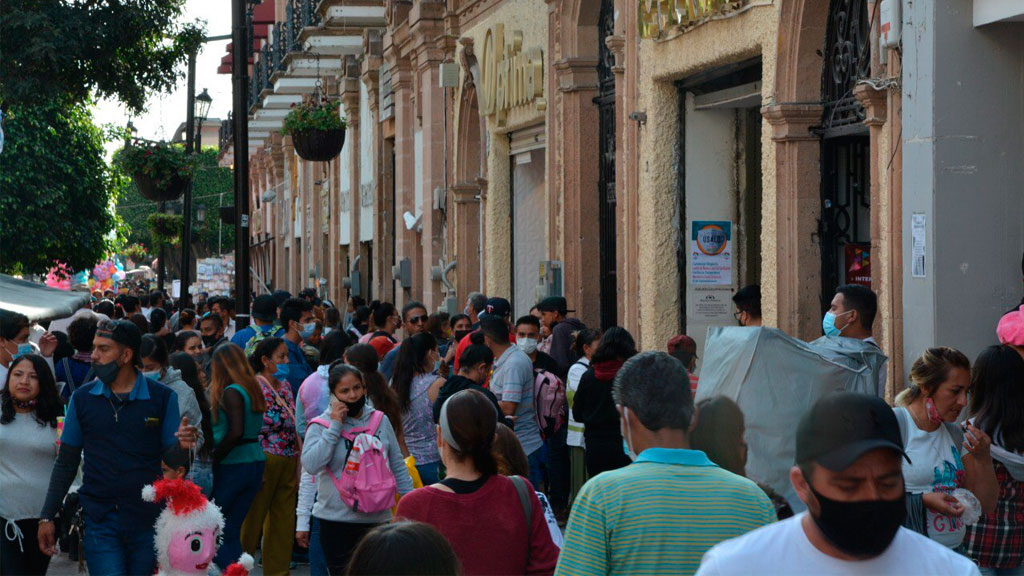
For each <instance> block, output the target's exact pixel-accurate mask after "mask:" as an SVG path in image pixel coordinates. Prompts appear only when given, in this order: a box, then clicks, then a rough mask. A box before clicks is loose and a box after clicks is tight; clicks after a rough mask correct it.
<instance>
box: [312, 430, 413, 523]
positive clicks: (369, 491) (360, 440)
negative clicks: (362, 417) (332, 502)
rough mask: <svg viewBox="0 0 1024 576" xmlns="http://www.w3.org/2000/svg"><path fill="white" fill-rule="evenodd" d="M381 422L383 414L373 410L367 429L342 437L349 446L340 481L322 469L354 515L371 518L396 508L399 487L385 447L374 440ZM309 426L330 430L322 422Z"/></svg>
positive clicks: (378, 440)
mask: <svg viewBox="0 0 1024 576" xmlns="http://www.w3.org/2000/svg"><path fill="white" fill-rule="evenodd" d="M383 419H384V413H383V412H381V411H380V410H374V411H373V415H371V416H370V425H369V426H367V427H365V428H352V429H350V430H346V431H344V432H342V433H341V435H342V437H343V438H344V439H345V440H346V441H347V442H349V443H351V445H352V447H351V448H350V449H349V452H348V457H347V458H346V461H345V469H344V470H342V472H341V478H338V477H337V476H335V475H334V473H333V472H331V468H330V466H328V467H327V468H325V470H326V472H327V475H328V476H330V477H331V481H332V482H334V487H335V488H337V489H338V494H339V495H340V496H341V499H342V501H343V502H345V505H346V506H348V507H349V508H351V509H352V510H353V511H355V512H362V513H364V514H373V513H374V512H380V511H382V510H387V509H389V508H392V507H393V506H394V505H395V495H397V494H398V485H397V484H396V483H395V475H394V473H393V472H391V466H390V465H389V464H388V458H387V455H386V454H384V444H383V443H382V442H381V441H380V438H377V437H376V436H375V434H377V429H378V428H380V422H381V420H383ZM310 424H319V425H320V426H323V427H324V428H330V426H331V423H330V422H328V421H327V420H324V419H323V418H314V419H313V420H310Z"/></svg>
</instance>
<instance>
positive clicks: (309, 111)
mask: <svg viewBox="0 0 1024 576" xmlns="http://www.w3.org/2000/svg"><path fill="white" fill-rule="evenodd" d="M346 128H348V123H347V122H346V121H345V119H344V118H342V117H341V107H340V105H339V104H338V101H337V100H321V101H320V102H315V101H310V102H303V103H302V104H293V105H292V108H291V110H290V111H289V112H288V115H287V116H285V117H284V126H283V127H282V129H281V132H283V133H284V134H291V135H294V134H295V133H297V132H308V131H310V130H345V129H346Z"/></svg>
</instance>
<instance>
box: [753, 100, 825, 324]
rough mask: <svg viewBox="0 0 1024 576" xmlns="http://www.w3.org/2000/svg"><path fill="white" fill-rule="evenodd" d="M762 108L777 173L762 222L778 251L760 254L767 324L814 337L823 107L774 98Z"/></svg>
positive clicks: (818, 321) (817, 318) (817, 313)
mask: <svg viewBox="0 0 1024 576" xmlns="http://www.w3.org/2000/svg"><path fill="white" fill-rule="evenodd" d="M761 114H762V116H764V118H765V119H766V120H768V123H769V124H770V125H771V128H772V141H773V142H775V151H776V152H775V170H776V178H777V184H776V200H775V205H774V206H765V207H764V224H763V225H762V235H763V236H764V237H765V238H766V239H768V241H765V242H764V245H765V246H770V245H771V242H770V237H769V235H771V234H775V236H776V238H777V250H776V253H775V254H771V253H765V254H764V255H763V260H762V272H761V276H762V284H761V297H762V301H763V302H764V303H766V304H767V305H766V306H764V307H763V311H764V313H765V318H764V320H765V325H767V326H775V327H778V328H779V329H781V330H782V331H783V332H785V333H787V334H789V335H791V336H794V337H796V338H800V339H803V340H811V339H814V338H816V337H818V336H820V335H821V301H820V298H819V296H820V291H821V249H820V247H819V244H818V220H819V219H820V218H821V175H820V173H819V169H818V166H819V156H820V147H821V142H820V139H819V138H818V136H817V135H816V134H813V133H812V132H811V127H812V126H816V125H817V124H819V123H820V122H821V114H822V108H821V106H820V105H819V104H775V105H771V106H765V107H764V108H762V109H761ZM772 218H774V221H772ZM773 303H774V304H775V305H774V306H772V304H773Z"/></svg>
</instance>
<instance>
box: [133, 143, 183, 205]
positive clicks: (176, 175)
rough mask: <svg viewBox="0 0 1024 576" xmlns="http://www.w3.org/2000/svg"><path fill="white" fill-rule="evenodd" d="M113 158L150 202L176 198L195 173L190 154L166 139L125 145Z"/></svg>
mask: <svg viewBox="0 0 1024 576" xmlns="http://www.w3.org/2000/svg"><path fill="white" fill-rule="evenodd" d="M115 161H116V162H117V163H118V164H120V166H121V168H122V169H123V170H124V171H125V172H127V173H129V174H131V175H132V178H133V179H134V180H135V186H136V187H137V188H138V189H139V192H140V193H141V194H142V195H143V196H144V197H146V198H147V199H149V200H153V201H154V202H160V201H169V200H175V199H177V198H178V197H179V196H181V193H182V192H184V191H185V186H187V185H188V181H189V180H190V179H191V178H192V175H193V174H194V172H195V161H194V159H193V157H192V155H190V154H187V153H186V152H185V148H183V147H182V146H181V145H179V144H169V143H166V142H154V143H151V144H147V145H143V146H139V145H133V146H126V147H125V148H124V149H122V150H121V151H120V152H118V153H117V156H116V158H115Z"/></svg>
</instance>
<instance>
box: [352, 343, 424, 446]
mask: <svg viewBox="0 0 1024 576" xmlns="http://www.w3.org/2000/svg"><path fill="white" fill-rule="evenodd" d="M345 363H346V364H348V365H350V366H355V367H356V368H357V369H358V370H359V371H360V372H362V374H363V383H364V384H366V396H367V402H369V403H370V405H371V406H373V407H374V408H376V409H377V410H380V411H381V412H383V413H384V415H385V416H387V417H388V420H390V421H391V426H392V427H393V428H394V429H395V435H396V436H397V437H398V446H399V447H400V448H401V449H402V455H403V456H409V448H408V447H406V445H405V438H404V436H403V434H402V407H401V406H400V405H399V403H398V394H397V393H395V391H394V390H393V389H391V388H389V387H388V384H387V382H385V381H384V375H383V374H381V373H380V371H378V370H377V364H378V362H377V351H376V350H374V349H373V346H370V345H369V344H356V345H354V346H352V347H351V348H349V349H348V350H345Z"/></svg>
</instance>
